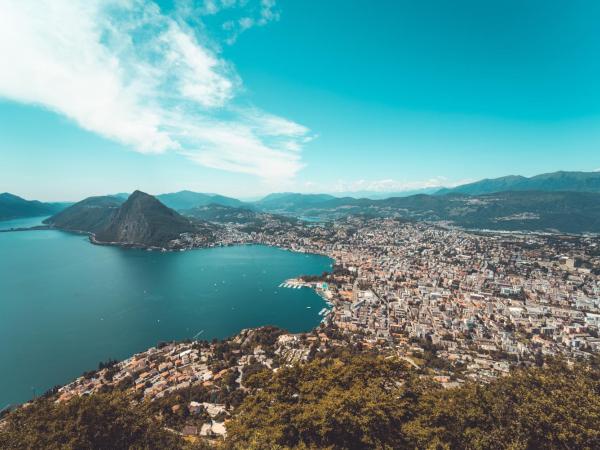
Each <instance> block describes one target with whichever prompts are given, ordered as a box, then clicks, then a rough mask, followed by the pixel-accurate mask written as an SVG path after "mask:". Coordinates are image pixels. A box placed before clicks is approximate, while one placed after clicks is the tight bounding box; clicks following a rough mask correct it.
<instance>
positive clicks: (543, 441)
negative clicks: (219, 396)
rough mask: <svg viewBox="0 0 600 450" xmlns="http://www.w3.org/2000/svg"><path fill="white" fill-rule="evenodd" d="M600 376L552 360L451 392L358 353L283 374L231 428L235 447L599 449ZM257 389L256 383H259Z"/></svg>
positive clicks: (245, 406)
mask: <svg viewBox="0 0 600 450" xmlns="http://www.w3.org/2000/svg"><path fill="white" fill-rule="evenodd" d="M599 375H600V373H599V372H598V371H597V370H595V369H593V368H590V366H583V365H576V366H575V367H574V368H569V367H568V366H567V365H566V364H564V363H563V362H551V363H550V365H547V366H545V367H543V368H540V367H533V368H529V369H519V370H517V371H515V372H513V373H512V374H511V375H510V376H508V377H505V378H501V379H498V380H496V381H494V382H492V383H490V384H488V385H478V384H476V383H467V384H466V385H465V386H464V387H461V388H457V389H450V390H444V389H442V388H441V387H439V386H437V385H433V384H431V383H430V382H428V381H426V380H424V379H416V378H415V376H414V375H411V374H410V373H409V372H408V371H407V369H405V367H404V366H402V365H401V364H400V363H398V362H396V361H394V360H385V359H383V358H381V357H375V356H368V355H359V356H348V355H347V356H344V357H341V358H338V359H319V360H316V361H313V362H311V363H309V364H306V365H304V366H295V367H293V368H286V369H281V370H280V371H279V372H278V373H276V374H275V375H273V376H272V377H271V379H270V380H268V379H266V378H265V377H263V378H262V380H261V381H264V382H265V383H266V386H265V387H264V389H261V390H257V391H256V392H255V393H254V394H252V395H250V396H249V397H247V398H246V400H245V401H244V403H243V404H242V406H241V408H240V409H239V411H238V412H237V413H236V415H235V418H234V420H233V421H232V422H231V423H230V424H229V425H228V431H229V435H228V439H227V441H226V444H227V446H228V447H230V448H336V449H337V448H342V449H354V448H448V449H532V450H533V449H540V448H549V449H552V448H556V449H559V448H578V449H580V448H581V449H593V448H600V429H599V427H598V424H600V381H599V380H600V376H599ZM252 384H255V383H252Z"/></svg>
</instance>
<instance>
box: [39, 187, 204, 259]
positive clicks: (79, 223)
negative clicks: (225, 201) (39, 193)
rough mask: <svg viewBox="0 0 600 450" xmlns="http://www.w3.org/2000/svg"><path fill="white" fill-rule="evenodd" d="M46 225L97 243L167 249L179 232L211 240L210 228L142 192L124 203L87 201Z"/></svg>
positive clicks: (106, 199)
mask: <svg viewBox="0 0 600 450" xmlns="http://www.w3.org/2000/svg"><path fill="white" fill-rule="evenodd" d="M45 223H47V224H48V225H51V226H53V227H56V228H60V229H63V230H69V231H81V232H86V233H91V234H92V235H93V240H94V241H95V242H97V243H110V244H122V245H130V246H140V247H161V248H167V247H171V244H172V241H173V240H175V239H178V238H179V237H180V235H181V234H182V233H190V234H192V235H194V236H195V237H197V238H200V240H202V241H208V240H210V239H212V226H210V225H209V224H207V223H205V222H203V221H199V220H196V221H192V220H190V219H189V218H186V217H183V216H182V215H180V214H178V213H177V212H175V211H173V210H172V209H170V208H168V207H167V206H165V205H163V204H162V203H161V202H160V201H159V200H157V199H156V198H155V197H153V196H151V195H148V194H146V193H144V192H141V191H135V192H134V193H133V194H131V195H130V196H129V198H128V199H127V200H126V201H123V200H122V199H121V198H119V197H114V196H104V197H90V198H87V199H85V200H82V201H81V202H79V203H76V204H75V205H73V206H71V207H70V208H67V209H66V210H64V211H62V212H60V213H59V214H57V215H55V216H53V217H50V218H49V219H47V220H46V221H45Z"/></svg>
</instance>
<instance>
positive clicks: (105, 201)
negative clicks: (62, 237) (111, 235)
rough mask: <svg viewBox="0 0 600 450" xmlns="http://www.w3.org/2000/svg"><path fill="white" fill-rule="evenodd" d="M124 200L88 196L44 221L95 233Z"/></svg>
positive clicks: (70, 228) (73, 229) (104, 226)
mask: <svg viewBox="0 0 600 450" xmlns="http://www.w3.org/2000/svg"><path fill="white" fill-rule="evenodd" d="M123 202H124V200H123V199H121V198H119V197H114V196H109V195H107V196H102V197H89V198H86V199H85V200H82V201H80V202H77V203H75V204H74V205H72V206H70V207H68V208H66V209H65V210H63V211H61V212H59V213H58V214H56V215H54V216H52V217H50V218H48V219H46V220H45V221H44V223H46V224H48V225H51V226H53V227H56V228H60V229H62V230H69V231H83V232H86V233H96V232H97V231H100V230H102V229H104V228H106V227H107V226H108V225H109V223H110V222H111V220H112V217H113V216H114V215H115V214H116V213H117V211H118V210H119V208H120V207H121V205H122V204H123Z"/></svg>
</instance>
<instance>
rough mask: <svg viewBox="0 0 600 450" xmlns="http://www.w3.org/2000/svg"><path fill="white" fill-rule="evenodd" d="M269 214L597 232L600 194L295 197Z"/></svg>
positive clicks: (524, 192) (599, 226) (599, 222)
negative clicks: (358, 197)
mask: <svg viewBox="0 0 600 450" xmlns="http://www.w3.org/2000/svg"><path fill="white" fill-rule="evenodd" d="M292 200H293V201H292ZM272 211H273V212H277V213H278V214H288V215H292V216H310V217H321V218H324V219H336V218H339V217H345V216H348V215H362V216H368V217H398V218H405V219H411V220H421V221H432V222H440V221H443V222H447V223H449V224H454V225H456V226H460V227H465V228H471V229H473V228H476V229H484V228H485V229H496V230H531V231H534V230H536V231H543V230H548V231H560V232H571V233H580V232H595V233H598V232H600V193H593V192H543V191H506V192H499V193H495V194H483V195H466V194H456V193H450V194H446V195H424V194H421V195H413V196H410V197H393V198H388V199H384V200H371V199H355V198H350V197H346V198H330V199H327V198H323V199H322V200H321V201H315V199H314V197H312V198H311V199H310V200H309V201H308V202H305V201H304V199H303V198H302V197H297V196H294V197H288V198H287V199H281V202H280V203H278V204H277V205H275V208H274V209H273V210H272Z"/></svg>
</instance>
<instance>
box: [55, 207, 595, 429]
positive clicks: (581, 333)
mask: <svg viewBox="0 0 600 450" xmlns="http://www.w3.org/2000/svg"><path fill="white" fill-rule="evenodd" d="M260 220H261V227H256V226H255V225H254V224H253V223H252V222H247V221H244V222H243V223H234V222H229V223H226V224H221V226H222V227H221V229H220V232H219V233H220V234H219V241H218V243H217V245H239V244H263V245H269V246H277V247H280V248H283V249H289V250H291V251H294V252H311V253H320V254H323V255H327V256H330V257H331V258H333V259H334V261H335V263H334V265H333V269H332V271H331V272H327V273H323V274H321V275H304V276H300V275H301V274H299V277H298V278H295V279H290V280H281V281H282V284H281V285H279V287H274V289H285V288H286V287H289V288H293V287H305V288H306V287H309V288H312V289H315V290H316V291H317V292H318V293H319V295H321V296H322V297H323V299H324V301H325V302H326V304H327V305H328V307H327V308H324V309H323V310H322V311H321V314H322V315H323V320H322V323H321V324H320V325H319V326H318V327H317V328H315V329H314V330H313V331H312V332H309V333H301V334H290V333H286V332H284V331H283V330H276V331H273V330H272V329H270V328H267V329H258V330H244V331H242V332H241V333H240V334H239V335H237V336H234V337H232V338H230V339H228V340H226V341H223V342H219V341H213V342H212V343H209V342H206V341H189V342H184V343H163V344H161V345H159V346H158V347H153V348H151V349H149V350H148V351H146V352H143V353H140V354H137V355H134V356H133V357H131V358H129V359H127V360H125V361H122V362H118V363H117V362H116V361H114V362H112V363H111V364H107V365H106V366H103V367H101V370H99V371H97V372H92V373H87V374H85V375H84V376H83V377H81V378H79V379H77V380H76V381H74V382H73V383H71V384H69V385H66V386H64V387H62V388H59V389H56V390H55V391H54V392H55V393H56V396H57V397H56V398H57V401H59V402H62V401H66V400H69V399H71V398H72V397H73V396H76V395H88V394H91V393H94V392H102V391H103V390H106V389H107V388H115V387H120V388H127V389H129V388H131V389H132V390H134V391H135V392H136V393H137V394H136V395H138V396H139V398H140V399H146V400H149V401H151V402H159V403H160V402H161V401H164V399H165V398H172V396H173V394H178V393H180V392H181V391H182V390H183V391H186V390H190V389H193V387H194V386H200V389H201V391H199V392H201V394H198V393H196V395H195V396H194V395H191V396H190V397H189V398H188V400H187V401H183V402H180V403H175V404H171V403H172V402H171V403H169V408H171V409H169V411H168V414H170V415H174V416H176V417H179V418H183V419H181V420H182V422H181V423H179V425H180V427H179V429H180V432H181V433H182V434H183V435H185V436H192V437H193V436H203V437H218V436H223V435H225V434H226V421H227V417H228V416H229V415H230V414H231V413H232V411H233V408H234V407H235V406H236V405H237V404H238V403H239V400H240V399H241V398H243V396H244V393H245V392H247V391H248V388H247V387H246V386H245V385H244V383H245V382H246V380H247V379H248V378H249V377H250V376H251V375H252V374H254V373H255V372H256V371H258V370H262V369H268V370H274V371H277V370H278V367H280V366H282V365H289V364H292V363H295V362H302V361H304V362H306V361H310V360H312V359H313V358H314V357H315V355H317V354H319V353H326V352H328V351H330V350H331V349H332V348H350V347H352V348H356V347H359V348H361V349H373V350H376V351H377V352H378V353H379V354H383V355H386V354H387V355H394V356H397V357H399V358H400V359H402V360H404V361H405V362H407V363H408V364H409V365H410V366H412V367H413V368H415V369H417V370H426V371H427V373H428V374H430V375H431V377H432V379H433V380H435V382H437V383H439V384H441V385H442V386H443V387H446V388H451V387H457V386H460V385H461V384H463V383H465V382H466V381H467V380H472V381H476V382H483V383H486V382H489V381H491V380H493V379H495V378H497V377H501V376H503V375H507V374H508V373H509V372H510V370H511V368H512V367H516V366H529V365H531V366H534V365H537V366H541V365H542V364H543V363H544V360H546V359H547V358H554V357H564V358H566V359H567V360H568V361H576V360H579V361H582V360H588V359H590V358H591V357H592V356H593V355H594V354H595V353H597V352H599V351H600V338H599V336H598V330H599V327H600V278H599V273H598V267H600V247H599V239H598V237H596V236H576V235H561V236H558V235H553V234H546V233H514V232H511V233H502V232H485V231H465V230H460V229H454V228H451V227H442V226H440V225H437V224H428V223H416V222H407V221H403V220H396V219H381V218H363V217H348V218H346V219H343V220H338V221H336V222H332V223H329V222H325V223H307V222H302V221H294V220H287V219H285V218H281V217H279V216H276V215H264V214H261V215H260ZM188 244H193V242H192V241H189V240H188ZM197 245H198V244H197ZM265 330H266V331H265ZM263 335H268V339H262V340H261V339H256V336H263ZM178 398H179V399H180V400H181V395H179V397H178ZM161 399H163V400H161ZM181 408H183V409H185V414H183V413H181V412H180V409H181ZM207 414H208V415H207Z"/></svg>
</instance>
